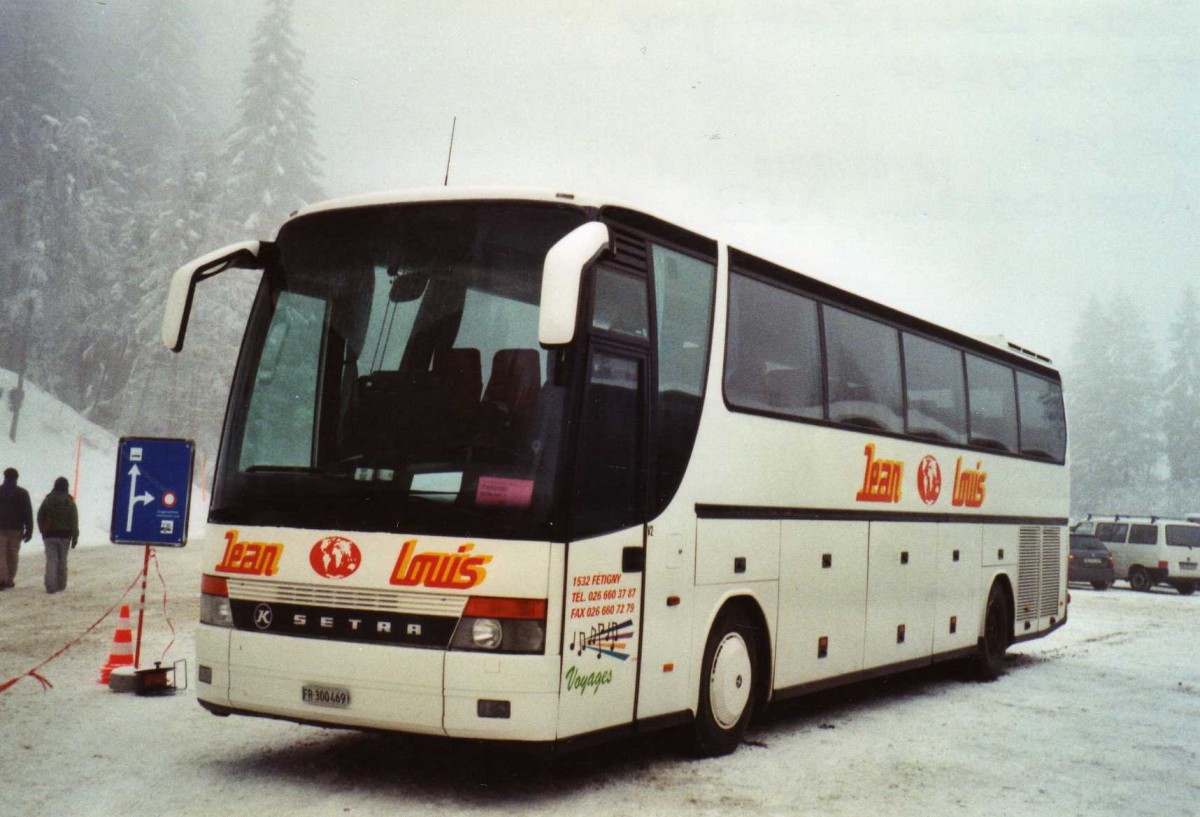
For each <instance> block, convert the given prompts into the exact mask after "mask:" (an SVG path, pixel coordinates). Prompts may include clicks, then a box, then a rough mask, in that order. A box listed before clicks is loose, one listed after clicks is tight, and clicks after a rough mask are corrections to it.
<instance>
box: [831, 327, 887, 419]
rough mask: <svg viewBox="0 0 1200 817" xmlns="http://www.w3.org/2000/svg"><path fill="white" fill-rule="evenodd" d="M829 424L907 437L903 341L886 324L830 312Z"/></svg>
mask: <svg viewBox="0 0 1200 817" xmlns="http://www.w3.org/2000/svg"><path fill="white" fill-rule="evenodd" d="M823 311H824V318H825V357H826V360H827V361H828V364H829V419H831V420H834V421H837V422H840V423H847V424H849V425H857V426H864V427H866V428H875V429H879V430H881V431H896V432H899V431H903V430H904V424H903V422H902V420H901V415H902V412H901V407H900V406H901V403H900V342H899V341H900V336H899V333H898V332H897V331H896V330H895V329H893V328H892V327H890V326H887V325H886V324H882V323H879V322H878V321H873V320H870V319H869V318H864V317H861V316H859V315H855V314H852V313H850V312H846V311H845V310H842V309H837V308H835V307H825V309H824V310H823Z"/></svg>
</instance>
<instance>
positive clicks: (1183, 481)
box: [1163, 284, 1200, 514]
mask: <svg viewBox="0 0 1200 817" xmlns="http://www.w3.org/2000/svg"><path fill="white" fill-rule="evenodd" d="M1163 382H1164V384H1165V388H1164V390H1163V398H1164V406H1163V434H1164V436H1165V438H1166V453H1167V465H1168V470H1169V475H1170V486H1171V490H1170V496H1171V504H1172V507H1171V509H1170V511H1171V512H1172V513H1176V514H1181V513H1191V512H1196V511H1200V300H1198V299H1197V296H1196V289H1195V287H1194V286H1192V285H1190V284H1189V285H1188V286H1187V287H1186V288H1185V289H1184V291H1183V294H1182V296H1181V297H1180V299H1179V304H1178V306H1177V308H1176V313H1175V318H1174V320H1173V321H1172V322H1171V327H1170V334H1169V335H1168V338H1167V369H1166V377H1165V379H1164V381H1163Z"/></svg>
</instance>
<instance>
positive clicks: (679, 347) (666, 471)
mask: <svg viewBox="0 0 1200 817" xmlns="http://www.w3.org/2000/svg"><path fill="white" fill-rule="evenodd" d="M653 258H654V301H655V315H656V317H657V321H656V326H657V329H658V434H656V435H655V438H654V441H653V445H654V446H655V453H656V455H657V456H656V458H655V467H656V469H657V472H658V478H657V481H656V483H655V496H656V501H657V508H658V509H661V508H664V507H666V505H667V503H668V502H670V501H671V497H672V496H674V494H675V489H676V488H678V487H679V482H680V480H682V479H683V472H684V470H685V469H686V468H687V461H688V457H689V455H690V454H691V451H692V444H693V443H694V442H695V440H696V428H697V427H698V426H699V424H700V406H701V398H702V397H703V396H704V377H705V373H706V370H707V369H706V364H707V363H708V344H709V337H710V333H711V331H712V304H713V288H714V286H715V283H714V278H715V275H716V267H715V266H714V265H713V263H712V262H711V261H705V260H702V259H698V258H693V257H692V256H690V255H684V254H683V253H679V252H675V251H674V250H669V249H666V248H665V247H660V246H657V245H655V246H654V255H653Z"/></svg>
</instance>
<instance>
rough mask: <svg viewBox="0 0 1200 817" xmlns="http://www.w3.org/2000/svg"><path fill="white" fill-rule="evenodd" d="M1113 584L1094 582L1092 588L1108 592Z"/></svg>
mask: <svg viewBox="0 0 1200 817" xmlns="http://www.w3.org/2000/svg"><path fill="white" fill-rule="evenodd" d="M1111 584H1112V582H1092V587H1093V588H1094V589H1096V590H1107V589H1108V587H1109V585H1111Z"/></svg>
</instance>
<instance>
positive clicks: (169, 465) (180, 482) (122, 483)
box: [109, 437, 196, 547]
mask: <svg viewBox="0 0 1200 817" xmlns="http://www.w3.org/2000/svg"><path fill="white" fill-rule="evenodd" d="M195 455H196V444H195V443H193V442H192V441H191V440H168V439H162V438H158V437H122V438H121V442H120V444H119V445H118V448H117V483H116V487H115V489H114V490H113V512H112V526H111V527H110V528H109V532H110V538H111V539H112V541H113V543H114V544H117V545H164V546H167V547H183V546H184V545H186V544H187V525H188V506H189V505H190V504H191V498H192V463H193V462H194V460H195Z"/></svg>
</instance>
